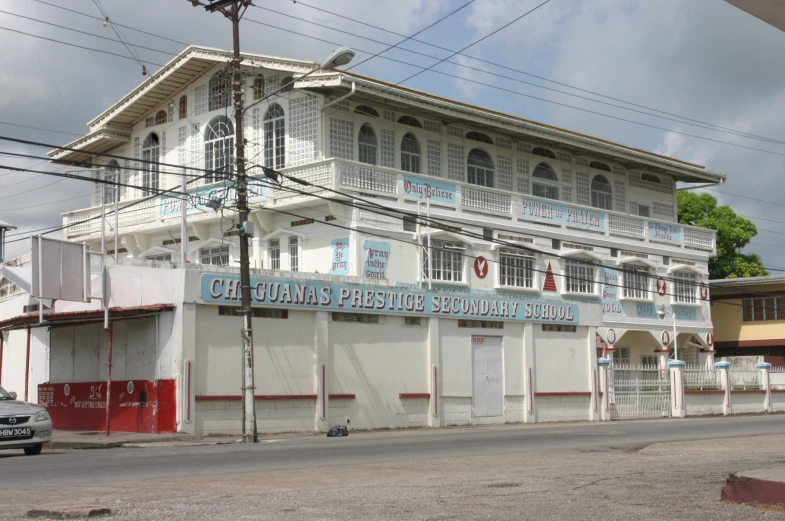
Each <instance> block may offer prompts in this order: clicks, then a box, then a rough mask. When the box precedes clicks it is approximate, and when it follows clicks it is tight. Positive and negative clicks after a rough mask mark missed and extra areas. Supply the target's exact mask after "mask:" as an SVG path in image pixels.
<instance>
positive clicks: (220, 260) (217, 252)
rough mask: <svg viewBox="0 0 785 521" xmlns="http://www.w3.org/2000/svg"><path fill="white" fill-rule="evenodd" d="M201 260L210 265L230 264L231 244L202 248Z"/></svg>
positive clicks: (200, 252) (200, 251)
mask: <svg viewBox="0 0 785 521" xmlns="http://www.w3.org/2000/svg"><path fill="white" fill-rule="evenodd" d="M199 262H201V263H202V264H205V265H209V266H228V265H229V245H226V246H215V247H212V248H202V249H200V250H199Z"/></svg>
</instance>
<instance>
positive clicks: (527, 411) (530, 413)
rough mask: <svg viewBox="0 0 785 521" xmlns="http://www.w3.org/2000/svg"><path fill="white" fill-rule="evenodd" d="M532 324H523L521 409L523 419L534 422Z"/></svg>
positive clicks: (535, 417) (535, 414) (535, 415)
mask: <svg viewBox="0 0 785 521" xmlns="http://www.w3.org/2000/svg"><path fill="white" fill-rule="evenodd" d="M534 364H535V360H534V325H533V324H532V323H531V322H527V323H526V324H525V325H524V326H523V377H524V379H525V381H526V391H525V393H526V407H524V409H523V421H524V422H525V423H536V422H537V413H536V405H535V403H534V389H536V386H535V383H536V382H535V381H534Z"/></svg>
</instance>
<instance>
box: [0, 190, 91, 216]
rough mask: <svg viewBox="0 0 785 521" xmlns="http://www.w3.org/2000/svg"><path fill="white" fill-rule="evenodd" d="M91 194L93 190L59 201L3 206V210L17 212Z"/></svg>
mask: <svg viewBox="0 0 785 521" xmlns="http://www.w3.org/2000/svg"><path fill="white" fill-rule="evenodd" d="M91 194H92V192H87V193H84V194H79V195H76V196H74V197H69V198H68V199H58V200H57V201H47V202H45V203H38V204H30V205H27V206H17V207H16V208H3V209H2V211H3V212H17V211H19V210H28V209H30V208H37V207H39V206H47V205H50V204H58V203H64V202H66V201H73V200H74V199H81V198H82V197H86V196H88V195H91Z"/></svg>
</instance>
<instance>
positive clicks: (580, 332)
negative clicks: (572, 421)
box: [534, 324, 594, 393]
mask: <svg viewBox="0 0 785 521" xmlns="http://www.w3.org/2000/svg"><path fill="white" fill-rule="evenodd" d="M587 337H588V328H586V327H581V326H579V327H578V328H577V332H575V333H564V332H556V331H543V330H542V327H541V326H540V325H539V324H534V373H535V379H534V380H535V387H534V392H535V393H549V392H588V391H591V386H590V383H589V371H588V370H587V368H588V367H589V347H588V338H587ZM593 342H594V339H592V346H593V345H594V344H593Z"/></svg>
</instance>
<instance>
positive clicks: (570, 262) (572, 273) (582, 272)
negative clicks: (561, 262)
mask: <svg viewBox="0 0 785 521" xmlns="http://www.w3.org/2000/svg"><path fill="white" fill-rule="evenodd" d="M565 264H566V268H567V280H566V283H567V291H568V292H570V293H590V294H594V266H592V265H591V264H589V263H588V262H587V261H585V260H577V259H567V261H566V262H565Z"/></svg>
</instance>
